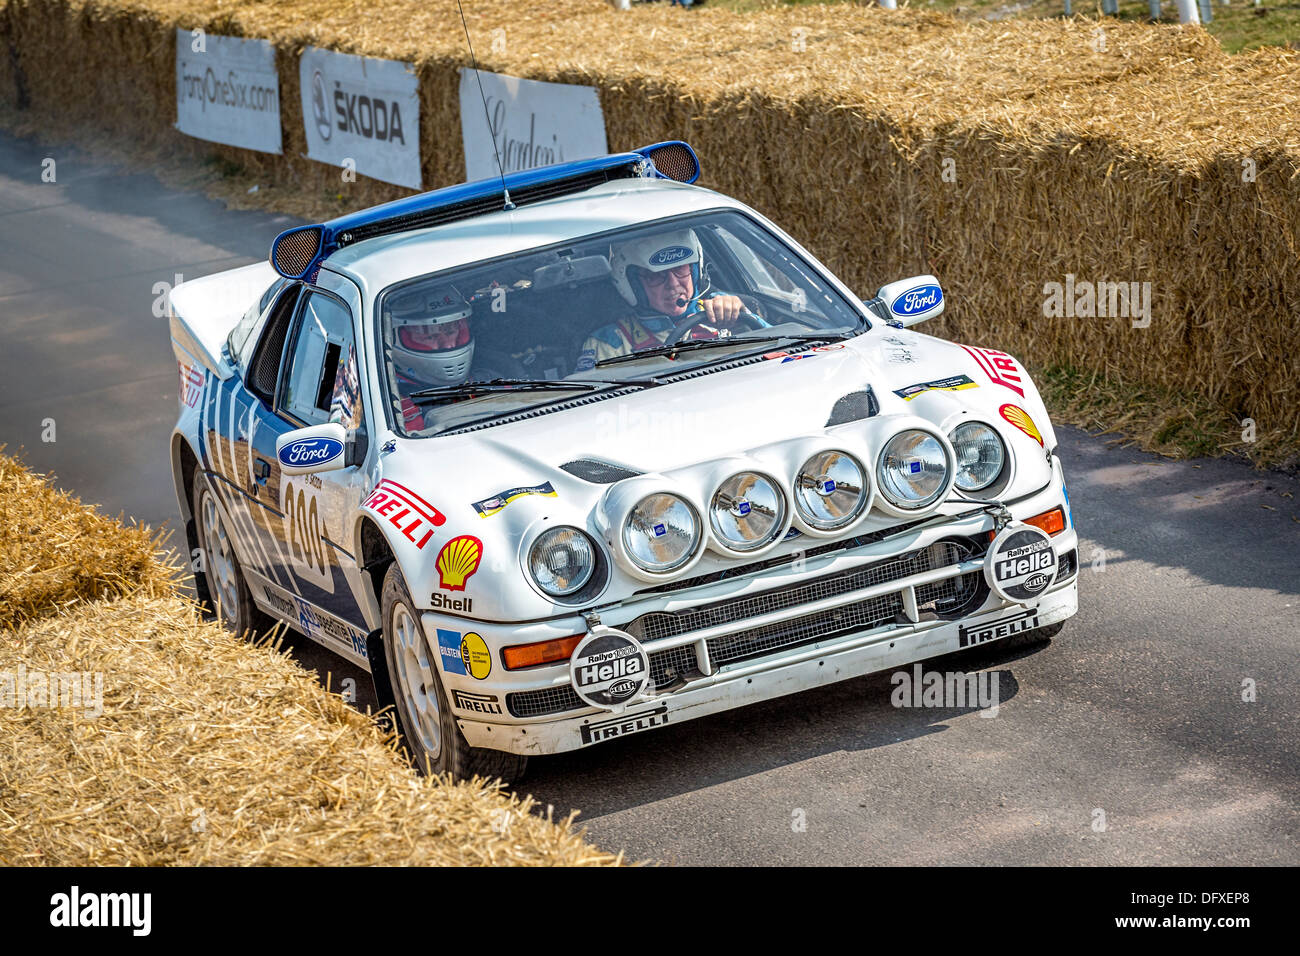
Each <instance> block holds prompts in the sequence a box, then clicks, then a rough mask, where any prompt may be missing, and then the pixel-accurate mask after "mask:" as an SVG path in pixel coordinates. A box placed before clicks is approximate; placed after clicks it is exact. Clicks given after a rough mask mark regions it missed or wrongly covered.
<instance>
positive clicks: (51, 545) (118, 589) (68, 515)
mask: <svg viewBox="0 0 1300 956" xmlns="http://www.w3.org/2000/svg"><path fill="white" fill-rule="evenodd" d="M161 548H162V539H161V538H160V536H158V535H156V534H155V533H154V532H152V531H150V529H149V528H147V527H141V526H139V525H126V524H123V523H122V522H121V521H114V520H113V519H112V518H107V517H105V516H104V515H102V514H100V513H99V512H98V511H96V510H95V509H94V508H92V507H90V506H88V505H83V504H82V503H81V502H80V501H79V500H78V499H77V498H75V497H74V496H72V495H70V494H68V493H66V492H61V491H55V490H54V489H53V488H52V487H51V486H50V485H49V483H48V481H47V480H46V479H45V478H44V476H42V475H34V474H32V473H31V472H30V471H28V470H27V469H26V468H24V467H23V465H22V464H21V463H20V462H19V461H18V460H17V459H15V458H11V457H10V456H8V455H5V454H3V453H0V632H2V631H6V630H9V629H11V628H14V627H17V626H18V625H19V624H20V623H22V622H25V621H28V620H30V619H32V618H35V617H39V616H41V615H44V614H53V613H56V612H58V611H60V610H62V609H65V608H68V607H71V606H72V605H75V604H78V603H82V602H85V601H95V600H99V599H101V598H110V597H119V596H122V595H125V594H132V593H135V592H137V591H144V592H145V593H147V594H152V595H161V594H166V593H169V592H170V591H171V590H172V584H173V581H174V580H175V577H176V572H175V571H174V570H173V569H172V568H171V567H169V566H168V565H167V564H165V563H164V562H163V561H162V560H161Z"/></svg>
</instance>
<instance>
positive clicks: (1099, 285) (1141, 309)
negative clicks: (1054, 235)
mask: <svg viewBox="0 0 1300 956" xmlns="http://www.w3.org/2000/svg"><path fill="white" fill-rule="evenodd" d="M1043 315H1044V316H1046V317H1047V318H1049V319H1059V318H1067V319H1074V318H1080V319H1091V318H1107V317H1110V318H1118V319H1132V320H1133V328H1135V329H1145V328H1146V327H1147V326H1148V325H1150V324H1151V283H1150V282H1090V281H1088V280H1086V279H1085V280H1078V281H1076V280H1075V277H1074V273H1072V272H1070V273H1066V275H1065V281H1064V282H1047V283H1044V285H1043Z"/></svg>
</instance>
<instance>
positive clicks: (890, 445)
mask: <svg viewBox="0 0 1300 956" xmlns="http://www.w3.org/2000/svg"><path fill="white" fill-rule="evenodd" d="M876 477H877V479H878V481H879V483H880V493H881V494H883V495H884V496H885V498H886V499H887V500H888V501H889V503H890V504H892V505H893V506H894V507H895V508H902V509H904V510H906V511H917V510H919V509H921V508H924V507H925V506H926V505H929V504H933V503H934V501H935V499H936V498H938V497H939V495H941V494H942V493H943V489H944V487H945V486H946V485H947V484H948V455H947V453H946V452H945V451H944V449H943V445H941V444H940V443H939V440H938V439H937V438H935V437H934V436H933V435H930V434H927V433H926V432H923V431H917V430H915V429H908V430H906V431H901V432H899V433H898V434H897V435H895V436H894V437H893V438H891V439H889V441H887V442H886V443H885V447H884V448H883V449H882V450H881V452H880V462H879V464H878V466H877V467H876Z"/></svg>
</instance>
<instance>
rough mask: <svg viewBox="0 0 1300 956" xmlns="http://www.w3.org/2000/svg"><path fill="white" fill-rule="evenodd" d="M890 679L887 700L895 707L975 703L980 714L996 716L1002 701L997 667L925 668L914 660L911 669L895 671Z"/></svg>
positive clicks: (958, 706) (961, 706) (956, 706)
mask: <svg viewBox="0 0 1300 956" xmlns="http://www.w3.org/2000/svg"><path fill="white" fill-rule="evenodd" d="M889 682H890V683H891V684H893V685H894V690H893V693H891V694H890V695H889V702H890V703H891V704H893V705H894V706H895V707H943V708H945V709H948V710H962V709H965V708H968V707H978V708H979V711H980V716H981V717H996V716H997V715H998V705H999V704H1000V703H1001V701H1002V698H1001V696H1000V694H999V690H998V672H997V671H978V672H976V673H973V674H967V673H966V672H965V671H929V672H925V671H923V670H922V668H921V665H920V664H914V665H913V666H912V670H911V672H910V673H909V672H908V671H894V673H893V674H891V675H890V676H889Z"/></svg>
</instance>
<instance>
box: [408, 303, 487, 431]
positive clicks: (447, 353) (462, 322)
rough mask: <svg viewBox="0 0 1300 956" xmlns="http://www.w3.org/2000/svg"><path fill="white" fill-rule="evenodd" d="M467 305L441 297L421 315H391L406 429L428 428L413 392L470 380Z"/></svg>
mask: <svg viewBox="0 0 1300 956" xmlns="http://www.w3.org/2000/svg"><path fill="white" fill-rule="evenodd" d="M471 311H472V309H471V307H470V305H469V303H467V302H464V301H462V300H460V299H459V298H453V297H452V296H451V295H443V296H442V297H441V298H440V299H439V300H438V301H434V302H430V303H429V304H428V310H427V311H425V312H423V313H422V314H419V315H407V316H399V315H392V316H391V319H390V322H391V325H392V329H393V332H394V341H393V344H392V348H391V353H390V354H391V357H392V363H393V371H394V373H395V374H396V376H397V393H398V395H399V396H401V399H402V419H403V421H404V422H405V424H406V427H407V429H408V430H414V431H419V430H421V429H423V428H424V427H425V419H424V413H425V409H424V408H423V407H421V406H419V405H416V404H415V402H413V401H412V400H411V398H410V394H411V393H412V392H415V391H418V390H419V389H422V388H435V387H437V386H439V385H459V384H461V383H462V382H464V381H466V380H467V379H468V378H469V369H470V364H471V363H472V362H473V360H474V337H473V336H472V335H471V334H470V330H469V318H470V314H471Z"/></svg>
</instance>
